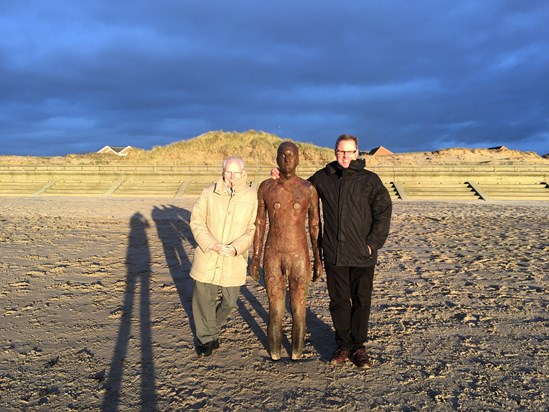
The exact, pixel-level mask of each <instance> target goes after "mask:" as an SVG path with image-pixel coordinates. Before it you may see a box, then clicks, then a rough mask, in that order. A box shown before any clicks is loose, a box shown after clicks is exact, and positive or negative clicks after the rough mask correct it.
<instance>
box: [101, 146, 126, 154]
mask: <svg viewBox="0 0 549 412" xmlns="http://www.w3.org/2000/svg"><path fill="white" fill-rule="evenodd" d="M131 148H132V147H131V146H126V147H121V146H105V147H104V148H103V149H101V150H99V151H98V152H97V153H104V154H114V155H117V156H127V155H128V153H129V152H130V150H131Z"/></svg>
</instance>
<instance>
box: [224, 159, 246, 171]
mask: <svg viewBox="0 0 549 412" xmlns="http://www.w3.org/2000/svg"><path fill="white" fill-rule="evenodd" d="M232 162H238V163H240V170H244V159H242V158H241V157H238V156H231V157H226V158H225V159H223V163H221V167H222V168H223V171H225V167H226V166H227V164H228V163H232Z"/></svg>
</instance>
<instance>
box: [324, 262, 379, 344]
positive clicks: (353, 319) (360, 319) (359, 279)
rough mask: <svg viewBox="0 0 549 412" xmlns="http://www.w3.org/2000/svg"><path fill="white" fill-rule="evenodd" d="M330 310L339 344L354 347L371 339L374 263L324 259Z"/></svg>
mask: <svg viewBox="0 0 549 412" xmlns="http://www.w3.org/2000/svg"><path fill="white" fill-rule="evenodd" d="M324 267H325V268H326V277H327V281H328V293H329V294H330V313H331V315H332V322H333V324H334V329H335V335H336V343H337V345H338V347H344V348H346V349H349V350H355V349H359V348H363V347H364V342H366V341H367V340H368V321H369V318H370V308H371V306H372V289H373V285H374V271H375V266H371V267H365V268H363V267H353V266H336V265H332V264H330V263H327V262H324Z"/></svg>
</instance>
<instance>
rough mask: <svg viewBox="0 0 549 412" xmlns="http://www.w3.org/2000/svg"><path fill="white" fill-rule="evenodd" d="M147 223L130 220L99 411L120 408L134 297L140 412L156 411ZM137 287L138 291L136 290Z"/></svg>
mask: <svg viewBox="0 0 549 412" xmlns="http://www.w3.org/2000/svg"><path fill="white" fill-rule="evenodd" d="M148 228H149V222H148V221H147V219H145V218H144V217H143V215H142V214H141V213H135V214H134V215H133V216H132V217H131V219H130V233H129V236H128V250H127V253H126V268H127V269H126V287H125V291H124V304H123V306H122V310H123V312H122V317H121V318H120V327H119V329H118V337H117V339H116V346H115V348H114V353H113V356H112V361H111V369H110V371H109V375H108V378H107V382H106V384H105V389H106V391H105V396H104V398H103V403H102V407H101V410H102V411H118V409H119V406H120V389H121V386H122V378H123V376H124V360H125V359H126V356H127V353H128V343H129V340H130V338H131V335H130V332H131V324H132V316H133V313H134V301H135V296H136V294H137V293H138V294H139V307H138V308H135V311H137V316H139V318H140V322H139V326H140V339H141V374H140V376H141V410H142V411H154V410H156V409H157V406H156V403H157V397H156V389H155V388H156V387H155V370H154V360H153V353H152V332H151V299H150V290H149V287H150V277H151V253H150V250H149V241H148V239H147V229H148ZM138 288H139V290H137V289H138Z"/></svg>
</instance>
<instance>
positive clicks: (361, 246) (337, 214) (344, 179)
mask: <svg viewBox="0 0 549 412" xmlns="http://www.w3.org/2000/svg"><path fill="white" fill-rule="evenodd" d="M365 163H366V162H365V160H364V159H357V160H353V161H352V162H351V164H350V166H349V168H347V169H344V168H342V167H341V166H340V165H339V164H338V163H337V162H336V161H334V162H332V163H329V164H327V165H326V167H324V168H323V169H321V170H319V171H318V172H316V173H315V174H314V175H313V176H311V177H310V178H309V180H310V181H311V183H312V184H313V185H314V186H315V187H316V189H317V191H318V195H319V197H320V199H321V200H322V213H323V220H324V231H323V236H322V250H323V254H324V261H326V262H329V263H332V264H335V265H337V266H357V267H368V266H373V265H375V264H376V263H377V251H378V249H380V248H381V247H382V246H383V244H384V243H385V240H386V239H387V236H388V234H389V226H390V223H391V213H392V203H391V197H390V196H389V192H388V191H387V189H386V188H385V186H384V185H383V183H382V182H381V179H380V178H379V176H378V175H377V174H375V173H373V172H370V171H368V170H366V169H364V166H365ZM368 245H369V246H370V248H371V249H372V254H370V253H369V252H368Z"/></svg>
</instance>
